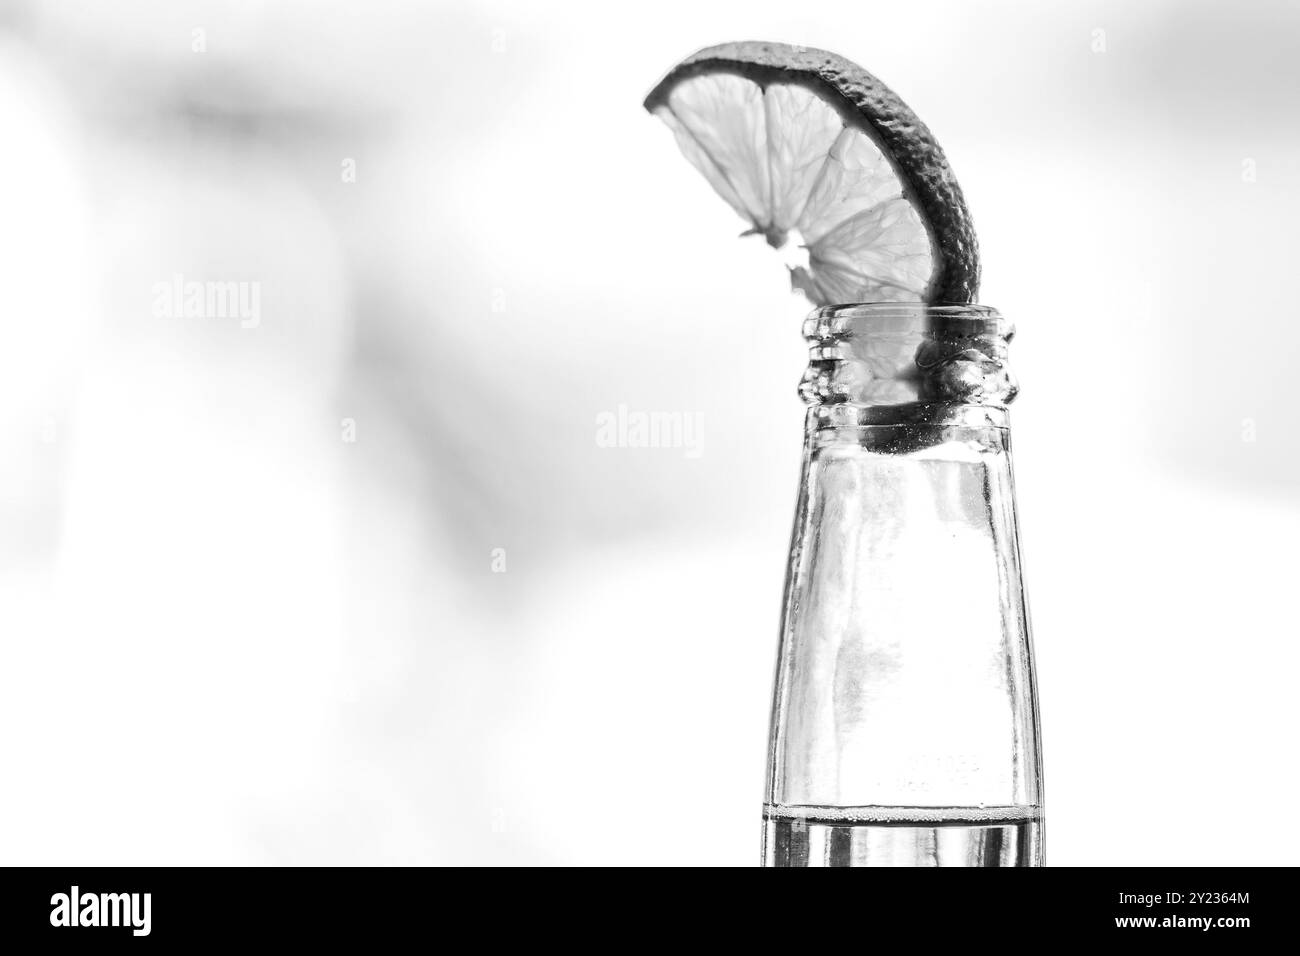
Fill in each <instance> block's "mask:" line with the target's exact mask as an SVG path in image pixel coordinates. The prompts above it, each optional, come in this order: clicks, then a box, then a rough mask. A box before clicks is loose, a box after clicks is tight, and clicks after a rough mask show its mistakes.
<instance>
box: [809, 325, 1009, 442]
mask: <svg viewBox="0 0 1300 956" xmlns="http://www.w3.org/2000/svg"><path fill="white" fill-rule="evenodd" d="M1013 334H1014V329H1013V327H1012V325H1011V323H1010V322H1008V321H1007V320H1006V319H1004V318H1003V317H1002V316H1001V315H1000V314H999V313H998V312H997V311H996V310H995V309H991V308H989V307H987V306H979V305H966V306H926V305H923V304H920V303H915V304H913V303H876V304H867V305H845V306H828V307H825V308H822V309H818V310H817V311H815V312H813V313H812V315H811V316H809V318H808V319H807V321H806V322H805V323H804V338H805V339H806V340H807V342H808V345H809V364H808V369H807V371H806V372H805V374H804V377H803V381H802V383H801V385H800V394H801V395H802V397H803V399H804V401H805V402H807V403H808V404H809V406H810V409H809V424H810V427H812V425H813V424H814V423H815V424H816V427H818V428H827V429H842V428H857V427H862V426H871V425H902V426H906V425H914V426H918V427H984V428H988V427H993V428H1003V427H1006V424H1007V405H1008V404H1009V403H1010V402H1011V401H1012V400H1013V399H1014V398H1015V396H1016V393H1017V391H1018V386H1017V385H1016V382H1015V378H1014V376H1013V375H1012V372H1011V369H1010V366H1009V364H1008V362H1007V345H1008V343H1009V342H1010V340H1011V337H1012V335H1013Z"/></svg>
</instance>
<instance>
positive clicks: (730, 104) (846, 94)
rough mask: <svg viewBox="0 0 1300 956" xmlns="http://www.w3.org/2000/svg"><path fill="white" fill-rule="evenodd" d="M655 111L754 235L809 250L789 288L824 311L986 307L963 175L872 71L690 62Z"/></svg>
mask: <svg viewBox="0 0 1300 956" xmlns="http://www.w3.org/2000/svg"><path fill="white" fill-rule="evenodd" d="M645 107H646V109H648V110H650V111H651V112H652V113H654V114H655V115H656V116H658V117H659V118H660V119H662V120H663V121H664V122H665V123H667V124H668V126H669V127H670V128H671V129H672V131H673V133H674V134H675V135H676V137H677V144H678V146H679V147H681V150H682V152H683V153H684V154H685V155H686V158H687V159H689V160H690V161H691V163H692V164H693V165H694V166H695V167H696V168H697V169H698V170H699V171H700V172H701V173H703V174H704V177H705V179H707V180H708V181H709V183H710V184H711V185H712V186H713V188H714V190H716V191H717V193H718V195H720V196H721V197H722V198H723V199H725V200H726V201H727V202H728V203H729V204H730V205H731V207H732V208H733V209H735V210H736V212H737V213H739V214H740V215H741V217H742V218H744V219H745V220H746V221H748V222H749V224H750V229H749V230H748V232H747V233H746V234H750V233H756V234H760V235H763V236H765V237H766V238H767V241H768V243H769V244H770V245H772V246H773V247H774V248H778V249H779V248H781V247H783V246H785V245H786V243H787V242H788V241H790V240H791V239H792V238H793V239H794V240H795V241H796V242H797V244H798V245H799V246H801V247H802V248H804V249H805V250H806V251H807V258H808V262H807V265H806V266H804V265H801V266H798V267H795V268H792V269H791V270H790V273H791V274H790V279H791V285H792V286H793V287H794V288H796V289H799V290H801V291H802V292H803V293H804V294H805V295H807V296H808V298H809V299H811V300H812V302H813V303H815V304H816V305H839V304H845V303H852V302H900V301H923V302H931V303H940V304H958V303H965V302H972V301H974V300H975V297H976V293H977V292H978V290H979V251H978V247H977V246H976V242H975V230H974V228H973V227H972V226H971V221H970V214H969V213H968V212H967V211H966V203H965V201H964V200H963V199H962V194H961V188H960V187H959V186H958V185H957V180H956V177H954V176H953V174H952V170H951V169H949V168H948V162H947V160H945V159H944V156H943V151H942V150H941V149H940V148H939V144H938V143H936V142H935V140H934V137H933V136H932V135H931V134H930V131H929V130H928V129H926V127H925V124H923V123H922V122H921V121H920V120H919V119H917V117H916V114H915V113H913V112H912V111H911V110H910V109H908V107H907V104H905V103H904V102H903V101H902V100H900V99H899V98H898V96H897V95H895V94H894V92H893V91H892V90H890V89H889V88H888V87H887V86H885V84H883V83H881V82H880V81H879V80H878V79H876V78H875V77H874V76H872V75H871V74H870V73H868V72H866V71H865V70H863V69H862V68H861V67H858V66H855V65H854V64H852V63H850V62H849V61H847V60H845V59H843V58H841V57H838V56H836V55H835V54H834V53H826V52H824V51H822V50H812V49H808V48H806V47H791V46H786V45H784V44H781V43H757V42H748V43H728V44H725V45H723V46H715V47H709V48H708V49H706V50H701V51H700V52H699V53H696V54H695V55H694V56H692V57H690V58H689V59H686V60H684V61H683V62H682V63H680V64H678V66H677V67H676V68H674V69H673V71H672V72H671V73H669V74H668V75H667V76H666V77H664V79H663V80H662V81H661V82H660V83H659V85H658V86H656V87H655V88H654V89H653V90H652V91H651V92H650V95H649V96H648V97H646V101H645Z"/></svg>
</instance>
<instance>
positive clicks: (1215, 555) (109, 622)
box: [0, 0, 1300, 865]
mask: <svg viewBox="0 0 1300 956" xmlns="http://www.w3.org/2000/svg"><path fill="white" fill-rule="evenodd" d="M747 38H761V39H773V40H783V41H786V42H790V43H799V44H805V45H809V46H817V47H826V48H830V49H833V50H835V51H837V52H839V53H841V54H843V55H845V56H847V57H849V58H850V59H853V60H856V61H858V62H860V63H862V64H863V65H864V66H866V67H867V68H868V69H870V70H872V71H873V72H875V73H877V74H878V75H879V76H880V77H882V78H883V79H884V80H885V81H886V82H887V83H889V84H890V85H891V86H892V87H893V88H894V89H895V90H897V91H898V92H899V93H900V94H901V95H902V96H903V97H904V98H905V99H906V100H907V101H908V102H909V103H910V104H911V106H912V107H913V108H914V109H915V110H916V112H917V113H919V114H920V115H921V116H922V117H924V118H925V120H926V122H927V123H928V124H929V125H930V127H931V128H932V129H933V130H935V131H936V133H937V134H938V136H939V139H940V140H941V142H942V143H943V144H944V147H945V149H946V151H947V153H948V157H949V159H950V161H951V163H952V165H953V167H954V169H955V170H956V172H957V174H958V176H959V177H960V180H961V183H962V185H963V187H964V189H965V193H966V197H967V200H968V202H969V205H970V208H971V212H972V214H973V216H974V220H975V223H976V225H977V228H978V230H979V235H980V238H981V241H982V247H983V252H984V263H985V269H984V274H985V285H984V293H983V300H984V301H985V302H986V303H987V304H990V305H995V306H997V307H998V308H1000V309H1001V310H1002V311H1003V312H1004V313H1005V314H1006V315H1008V316H1010V317H1011V318H1013V319H1014V320H1015V321H1016V322H1017V324H1018V326H1019V336H1018V338H1017V340H1016V344H1015V348H1014V352H1013V358H1014V361H1015V364H1016V368H1017V371H1018V373H1019V376H1020V379H1021V383H1022V386H1023V392H1022V395H1021V398H1020V400H1019V402H1018V403H1017V405H1016V409H1015V441H1016V444H1017V450H1018V452H1017V453H1018V461H1017V467H1018V482H1019V495H1020V499H1019V503H1020V512H1021V520H1022V525H1023V537H1024V549H1025V560H1026V567H1027V576H1028V584H1029V588H1030V594H1031V603H1032V607H1033V612H1034V623H1035V628H1036V631H1035V636H1036V644H1037V651H1038V670H1039V680H1040V689H1041V694H1042V719H1043V730H1044V740H1045V760H1046V764H1045V765H1046V779H1047V814H1048V817H1047V818H1048V830H1047V832H1048V835H1049V836H1048V846H1049V848H1050V852H1049V854H1048V859H1049V862H1051V863H1053V864H1057V865H1065V864H1085V865H1086V864H1171V865H1188V864H1266V863H1274V864H1276V863H1284V862H1287V863H1289V862H1292V861H1294V859H1295V857H1296V854H1297V852H1300V833H1298V832H1297V831H1295V830H1294V829H1293V828H1292V829H1287V828H1279V827H1275V826H1273V825H1272V821H1271V814H1272V813H1274V812H1276V809H1277V807H1276V805H1275V803H1274V801H1275V800H1280V801H1282V802H1283V806H1284V807H1285V805H1286V802H1287V801H1289V799H1290V797H1291V795H1293V794H1294V792H1295V788H1296V785H1297V770H1296V767H1295V762H1294V759H1293V751H1294V733H1295V728H1296V725H1297V716H1300V714H1298V711H1300V707H1298V705H1297V701H1296V680H1295V674H1296V673H1297V664H1298V663H1300V650H1298V649H1297V640H1296V639H1297V637H1298V636H1300V634H1298V633H1297V631H1298V630H1300V629H1298V628H1297V625H1296V617H1295V611H1294V601H1293V600H1292V597H1293V590H1294V579H1295V576H1296V570H1297V559H1296V551H1295V549H1296V542H1297V540H1300V474H1298V472H1300V443H1298V441H1297V433H1296V429H1295V426H1294V423H1293V422H1292V421H1291V419H1290V417H1289V416H1290V414H1291V408H1290V407H1289V399H1290V397H1291V395H1292V393H1293V391H1294V389H1293V386H1292V382H1291V380H1292V375H1293V371H1292V366H1293V365H1294V363H1295V361H1296V360H1297V358H1298V357H1300V323H1297V321H1296V319H1297V308H1296V305H1295V302H1294V296H1293V290H1292V288H1291V285H1292V279H1291V277H1292V275H1293V274H1294V271H1295V264H1294V256H1295V251H1296V241H1295V223H1296V222H1297V220H1300V127H1297V125H1296V122H1295V118H1296V116H1297V115H1300V8H1298V7H1296V6H1295V5H1294V4H1289V3H1287V2H1285V0H1249V2H1234V3H1227V2H1218V3H1210V2H1178V3H1173V2H1158V0H1151V2H1146V3H1142V4H1133V3H1124V2H1083V0H1075V2H1070V3H1059V4H1052V5H1046V4H1034V3H992V2H980V3H971V2H958V0H950V2H918V3H909V4H901V3H875V2H863V0H853V2H846V3H830V2H814V3H799V4H792V3H788V2H785V3H763V2H753V0H748V2H744V3H716V4H708V5H701V4H698V3H694V2H682V3H677V2H664V0H658V2H655V3H653V4H644V5H639V6H638V5H635V4H633V5H629V4H618V5H611V4H597V3H595V2H589V3H569V4H566V5H563V6H559V5H554V6H549V7H542V6H540V5H536V4H526V3H524V2H523V0H518V2H512V3H505V2H479V0H475V2H473V3H471V2H468V0H465V2H435V3H398V2H394V0H368V2H364V3H363V2H361V0H337V2H331V3H308V2H305V0H282V2H278V3H274V4H262V3H254V2H234V3H231V2H222V3H216V2H195V0H182V2H177V0H165V2H164V0H133V2H119V3H114V4H111V5H106V4H100V3H94V2H92V0H64V2H49V3H47V2H40V3H37V2H34V0H30V2H23V0H7V2H0V124H2V125H3V129H4V140H3V142H4V147H3V162H4V174H3V175H2V176H0V210H3V214H2V215H0V276H2V277H3V283H2V284H0V305H2V306H3V308H2V310H0V328H2V331H3V341H4V347H3V348H2V349H0V439H2V440H0V767H3V772H4V777H5V785H4V786H3V787H2V788H0V860H3V862H5V863H12V864H49V865H54V864H58V865H70V864H87V865H89V864H199V863H216V864H224V863H303V864H313V863H341V864H349V863H403V864H404V863H485V864H489V863H490V864H507V863H519V864H575V863H590V864H606V863H611V864H613V863H634V862H635V863H650V864H670V863H683V864H752V863H755V862H757V856H758V838H759V810H760V804H761V800H762V782H763V763H764V759H765V753H766V734H767V708H768V702H769V694H770V684H771V678H772V672H773V667H774V663H775V650H776V638H777V625H778V617H779V613H780V602H781V587H782V578H783V574H784V565H785V559H786V549H787V546H788V535H789V529H790V522H791V517H792V514H793V508H794V501H795V492H796V486H797V481H798V470H799V454H800V442H801V425H802V414H803V408H802V405H801V404H800V402H799V400H798V398H797V397H796V392H795V388H796V385H797V383H798V380H799V377H800V374H801V372H802V368H803V365H804V362H805V359H806V353H805V351H804V348H803V345H802V342H801V340H800V338H799V332H798V329H799V322H800V320H801V318H802V316H803V314H804V313H805V312H806V311H807V308H808V307H807V305H806V304H805V303H804V302H803V301H802V300H801V299H799V298H797V297H795V296H793V295H791V293H790V292H789V287H788V279H787V276H786V272H785V269H784V268H782V266H781V263H780V257H779V256H778V255H776V254H774V253H773V252H772V251H771V250H770V249H768V248H767V246H766V245H765V244H764V243H763V242H762V240H761V239H759V238H756V237H750V238H747V239H744V240H738V239H736V238H735V236H736V234H737V233H739V232H740V231H741V229H742V228H743V224H742V223H741V222H740V221H739V220H738V219H737V218H736V217H735V215H734V213H732V212H731V210H730V209H729V208H728V207H727V206H726V204H725V203H723V202H722V201H721V200H720V199H718V198H717V197H716V196H714V195H713V194H712V192H711V191H710V189H709V187H708V185H707V184H706V183H705V182H704V180H703V179H702V178H701V177H699V176H698V174H697V173H696V172H695V171H694V170H693V169H692V168H691V167H690V166H689V164H688V163H687V162H685V160H683V159H682V158H681V157H680V156H679V155H678V153H677V149H676V146H675V145H674V144H673V142H672V137H671V135H670V134H669V133H668V131H667V130H666V129H664V128H662V127H661V125H660V124H659V123H657V122H656V121H655V120H653V119H651V118H650V117H649V116H647V115H646V114H645V113H644V112H643V111H642V110H641V107H640V100H641V98H642V96H643V95H644V93H645V92H646V91H647V90H648V89H649V87H650V86H651V85H653V83H654V82H656V81H657V80H658V79H659V77H660V76H661V75H662V74H663V73H664V72H665V71H666V70H667V69H668V68H669V67H671V66H672V65H673V64H674V63H676V62H677V61H678V60H679V59H681V58H682V57H684V56H686V55H687V54H689V53H691V52H693V51H694V50H695V49H697V48H699V47H702V46H705V45H709V44H712V43H717V42H722V41H726V40H733V39H747ZM195 282H197V283H206V284H208V285H204V286H203V288H205V289H208V288H210V285H211V284H212V283H220V284H222V288H223V289H226V290H229V297H228V300H227V301H226V305H225V307H224V308H221V307H218V308H216V309H213V308H211V307H208V308H205V309H198V310H191V309H188V308H187V307H186V293H185V290H186V288H187V287H188V284H189V283H195ZM205 301H206V300H205ZM649 412H663V413H667V414H671V415H678V416H681V418H680V420H681V421H683V422H685V423H687V424H688V426H689V427H690V429H691V431H690V433H689V438H688V439H684V440H683V441H682V442H678V443H677V447H670V448H635V447H619V445H620V442H618V441H614V442H613V445H614V447H610V445H611V442H610V441H609V440H605V439H602V435H601V428H602V427H604V426H607V425H608V424H609V423H610V422H611V421H617V420H618V418H619V416H620V414H621V415H622V416H623V419H624V420H625V421H626V420H628V417H629V416H635V415H637V414H642V413H649ZM607 437H608V436H606V438H607ZM622 444H626V443H622ZM1225 817H1226V818H1231V821H1230V823H1224V824H1223V825H1219V824H1220V818H1225ZM1265 824H1269V825H1267V826H1266V825H1265Z"/></svg>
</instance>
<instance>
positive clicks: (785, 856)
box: [763, 304, 1043, 866]
mask: <svg viewBox="0 0 1300 956" xmlns="http://www.w3.org/2000/svg"><path fill="white" fill-rule="evenodd" d="M1011 333H1012V330H1011V326H1010V324H1009V323H1007V322H1006V321H1005V320H1004V319H1003V318H1002V317H1001V316H1000V315H998V313H997V312H995V311H994V310H992V309H989V308H986V307H981V306H965V307H944V308H934V307H929V308H927V307H925V306H920V305H898V304H889V305H857V306H835V307H829V308H825V309H820V310H818V311H816V312H814V313H813V315H812V317H811V318H810V319H809V320H808V322H807V323H806V324H805V335H806V337H807V338H808V340H809V343H810V345H811V355H812V363H811V365H810V367H809V370H808V374H807V375H806V376H805V379H804V385H803V389H802V391H803V395H804V398H805V400H806V401H808V402H809V404H810V408H809V411H808V420H807V433H806V442H805V451H804V466H803V479H802V483H801V489H800V494H799V504H798V509H797V512H796V518H795V528H794V535H793V544H792V547H791V554H790V564H789V574H788V583H787V593H786V600H785V611H784V622H783V626H782V635H781V646H780V654H779V659H778V667H777V677H776V689H775V694H774V701H773V709H772V733H771V747H770V754H769V767H768V793H767V801H766V805H765V807H764V838H763V862H764V864H765V865H769V866H877V865H883V866H1037V865H1041V864H1042V861H1043V838H1042V774H1041V758H1040V753H1039V734H1038V713H1037V701H1036V693H1035V687H1034V669H1033V661H1032V652H1031V647H1030V634H1029V618H1028V613H1027V609H1026V603H1025V595H1024V585H1023V582H1022V577H1021V570H1020V549H1019V542H1018V533H1017V526H1016V507H1015V491H1014V486H1013V483H1012V471H1011V448H1010V437H1009V432H1008V427H1007V413H1006V405H1007V403H1008V402H1009V401H1010V400H1011V399H1012V398H1013V397H1014V395H1015V392H1016V386H1015V383H1014V380H1013V379H1012V376H1011V373H1010V370H1009V368H1008V367H1007V364H1006V351H1007V342H1008V341H1009V339H1010V337H1011Z"/></svg>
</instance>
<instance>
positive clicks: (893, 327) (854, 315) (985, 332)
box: [803, 302, 1015, 342]
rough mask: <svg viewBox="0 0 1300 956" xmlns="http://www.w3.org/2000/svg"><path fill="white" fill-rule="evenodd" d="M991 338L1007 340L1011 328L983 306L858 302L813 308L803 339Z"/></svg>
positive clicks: (992, 310)
mask: <svg viewBox="0 0 1300 956" xmlns="http://www.w3.org/2000/svg"><path fill="white" fill-rule="evenodd" d="M925 333H931V334H937V335H939V336H946V337H954V336H958V337H959V336H971V337H977V336H992V337H996V338H1001V339H1002V340H1004V341H1008V342H1009V341H1010V340H1011V338H1012V336H1014V335H1015V326H1014V325H1013V324H1012V323H1011V321H1010V320H1008V319H1006V318H1004V317H1003V315H1002V313H1000V312H999V311H998V310H997V309H995V308H993V307H992V306H987V305H975V304H971V305H926V304H925V303H924V302H858V303H851V304H848V305H826V306H822V307H821V308H819V309H814V310H813V311H812V313H811V314H809V316H808V318H807V319H806V320H805V322H804V326H803V334H804V338H806V339H808V340H809V342H811V341H812V340H813V337H814V336H827V335H840V336H842V335H853V334H859V335H873V336H879V335H906V334H925Z"/></svg>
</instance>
